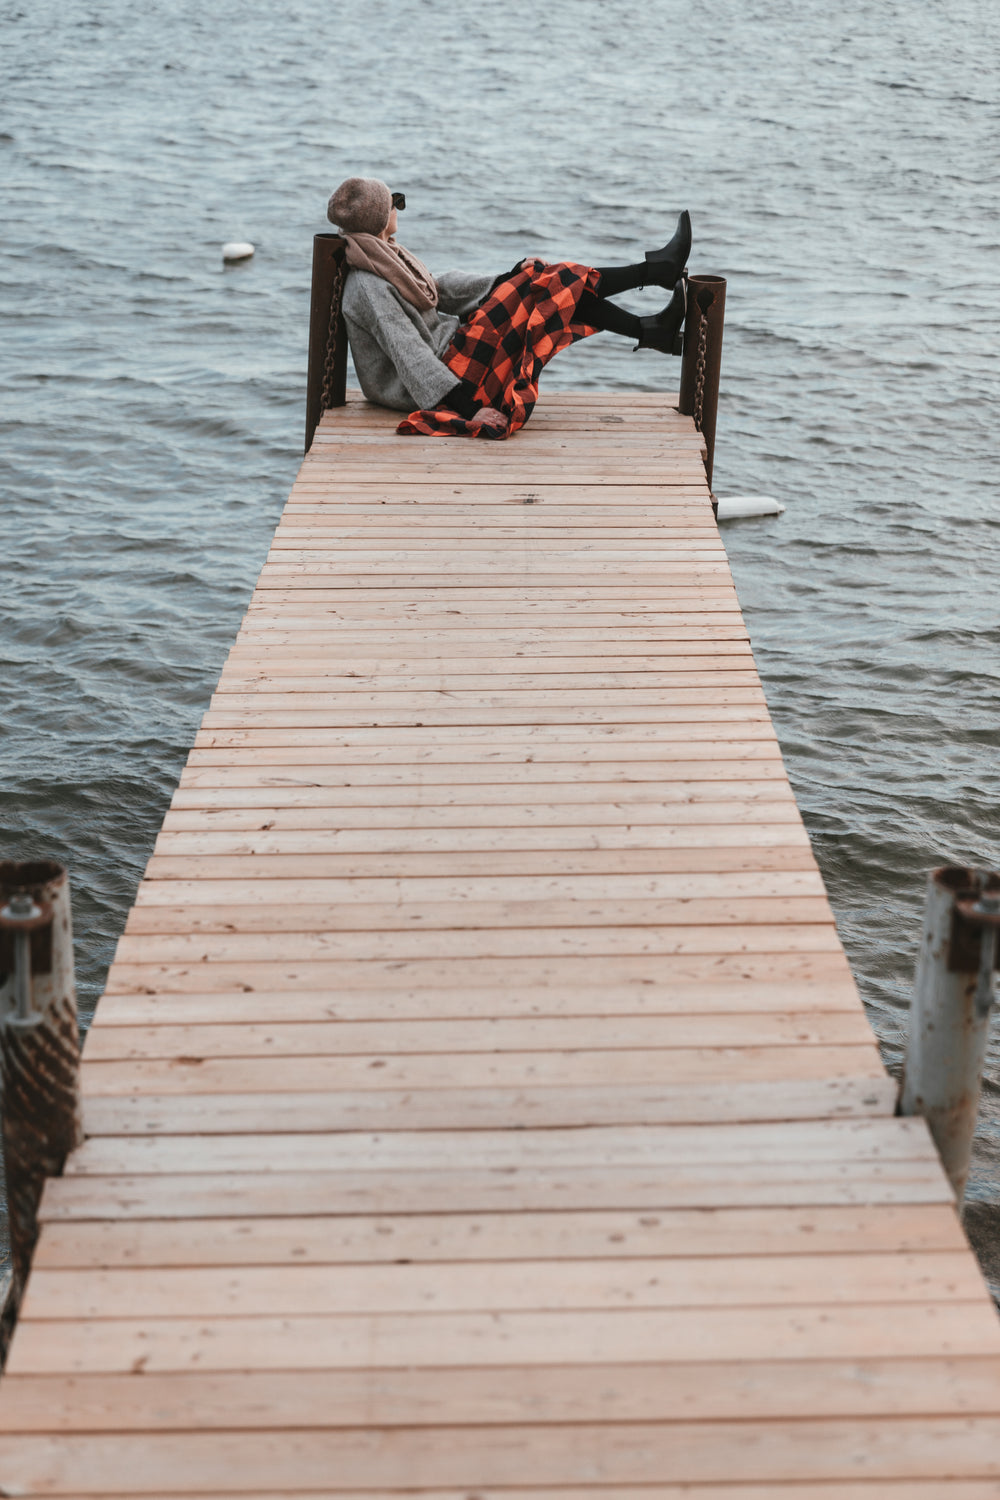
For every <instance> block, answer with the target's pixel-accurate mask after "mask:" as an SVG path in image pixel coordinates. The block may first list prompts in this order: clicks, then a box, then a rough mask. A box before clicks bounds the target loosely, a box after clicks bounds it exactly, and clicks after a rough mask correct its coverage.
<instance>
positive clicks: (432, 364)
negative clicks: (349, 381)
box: [343, 268, 494, 411]
mask: <svg viewBox="0 0 1000 1500" xmlns="http://www.w3.org/2000/svg"><path fill="white" fill-rule="evenodd" d="M434 280H435V281H436V282H437V289H438V305H437V307H436V308H431V309H430V310H429V311H428V312H418V311H417V309H416V308H415V307H413V306H412V305H411V304H410V303H409V302H407V301H406V299H405V298H404V297H403V296H402V295H401V294H400V293H399V292H397V291H396V288H395V287H394V286H390V284H389V282H388V281H383V279H382V277H381V276H376V275H375V273H374V272H373V271H360V270H358V269H356V268H352V269H351V270H350V271H349V272H348V275H347V280H346V281H345V283H344V302H343V307H344V321H345V323H346V324H347V336H348V338H349V339H350V343H351V353H352V355H353V356H354V368H355V369H356V370H357V372H358V380H359V381H360V383H361V389H362V390H363V391H364V393H365V395H366V396H367V397H368V400H369V401H374V402H376V403H377V405H379V406H391V407H394V408H395V409H396V410H397V411H421V410H423V409H424V408H425V407H434V406H437V405H438V403H439V402H440V401H441V398H442V397H443V396H446V395H447V394H448V392H449V391H450V390H451V389H452V388H453V386H455V385H457V384H458V382H457V380H456V378H455V376H454V375H453V374H452V372H451V371H450V370H449V369H448V366H447V365H444V364H442V363H441V356H442V354H444V352H445V350H446V349H447V347H448V345H449V344H450V343H451V341H452V338H453V337H454V335H455V331H456V329H457V328H458V326H459V324H460V323H461V321H462V317H463V316H465V315H467V314H468V313H470V312H472V311H473V310H474V309H475V308H476V307H478V305H479V303H480V302H481V301H482V300H483V298H484V297H485V296H486V294H487V292H488V291H489V290H490V287H491V286H492V285H493V281H494V278H493V277H492V276H475V275H471V274H469V273H467V272H465V271H445V273H444V275H443V276H436V277H435V278H434Z"/></svg>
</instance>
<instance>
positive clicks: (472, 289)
mask: <svg viewBox="0 0 1000 1500" xmlns="http://www.w3.org/2000/svg"><path fill="white" fill-rule="evenodd" d="M434 283H435V285H436V287H437V290H438V307H439V308H440V310H441V312H443V313H456V314H457V315H458V316H459V317H460V318H462V317H464V316H465V314H466V313H470V312H473V311H474V310H475V308H477V307H478V306H479V304H480V302H482V300H483V298H484V297H485V296H487V295H488V293H489V291H490V289H491V287H492V286H493V277H492V276H481V275H479V274H478V273H476V274H472V273H470V272H468V271H445V272H444V273H443V275H441V276H435V278H434Z"/></svg>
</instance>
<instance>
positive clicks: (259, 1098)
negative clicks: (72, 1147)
mask: <svg viewBox="0 0 1000 1500" xmlns="http://www.w3.org/2000/svg"><path fill="white" fill-rule="evenodd" d="M737 1056H740V1054H739V1053H737ZM748 1071H749V1069H745V1070H744V1073H746V1072H748ZM813 1071H814V1072H815V1073H816V1074H817V1075H818V1076H815V1077H814V1076H811V1075H807V1076H806V1077H805V1078H791V1079H789V1078H784V1077H781V1076H774V1077H768V1076H765V1077H760V1076H756V1075H755V1076H752V1077H749V1078H748V1077H746V1076H741V1074H740V1070H739V1069H738V1068H735V1067H734V1068H732V1069H731V1070H730V1076H728V1077H727V1078H723V1079H720V1080H715V1079H710V1080H709V1081H708V1082H698V1081H696V1080H695V1081H692V1080H690V1079H685V1080H684V1081H682V1082H680V1083H678V1082H668V1083H666V1084H664V1083H658V1084H656V1085H644V1084H637V1083H635V1082H631V1083H627V1084H618V1085H614V1084H590V1085H584V1086H573V1085H571V1084H567V1083H560V1084H554V1085H535V1084H530V1085H528V1086H519V1087H508V1088H502V1087H485V1086H484V1087H480V1088H469V1087H452V1086H451V1084H450V1082H448V1081H447V1080H446V1081H444V1082H443V1083H442V1084H441V1086H440V1087H437V1088H433V1087H432V1088H427V1089H417V1090H413V1089H409V1088H406V1087H403V1088H395V1089H394V1088H382V1089H359V1090H355V1091H352V1090H349V1089H345V1088H338V1090H337V1092H336V1093H335V1094H333V1095H331V1093H330V1092H329V1090H328V1089H324V1090H322V1091H321V1092H318V1093H309V1092H307V1091H304V1090H301V1089H296V1090H295V1091H293V1092H290V1093H272V1092H268V1091H266V1090H261V1091H258V1092H256V1093H234V1092H231V1091H229V1092H227V1091H221V1092H220V1091H216V1092H207V1091H206V1092H205V1093H199V1092H198V1091H197V1087H195V1088H194V1089H193V1090H189V1091H187V1092H184V1093H182V1092H179V1091H176V1090H175V1091H174V1092H172V1093H167V1094H163V1095H159V1096H158V1095H155V1094H150V1093H144V1094H140V1093H133V1092H129V1091H128V1090H122V1091H121V1092H117V1093H115V1092H111V1093H107V1094H102V1095H99V1096H97V1095H91V1096H88V1097H87V1098H86V1099H85V1100H84V1126H85V1130H86V1131H87V1133H88V1134H89V1135H91V1136H94V1137H97V1136H122V1137H125V1136H128V1137H136V1136H142V1135H145V1136H148V1137H150V1138H151V1137H153V1136H176V1135H183V1134H187V1135H202V1136H207V1135H210V1134H212V1133H213V1132H214V1133H215V1134H220V1133H228V1134H229V1135H230V1136H231V1137H233V1138H235V1137H237V1136H239V1135H259V1134H260V1133H261V1132H262V1131H272V1132H287V1133H292V1134H303V1133H308V1132H310V1131H312V1132H327V1131H347V1130H383V1131H392V1130H411V1131H426V1130H463V1131H471V1130H474V1131H480V1130H490V1129H504V1130H523V1129H526V1128H528V1127H532V1128H537V1129H546V1130H549V1129H554V1128H556V1127H560V1126H570V1127H572V1128H574V1129H579V1128H580V1127H582V1126H587V1127H590V1126H600V1125H609V1124H612V1123H623V1124H626V1125H633V1124H634V1125H659V1124H682V1125H685V1124H702V1125H707V1124H717V1123H719V1122H722V1123H726V1122H730V1121H734V1122H735V1121H743V1122H745V1123H752V1122H755V1121H769V1120H775V1119H778V1120H786V1121H789V1120H794V1121H801V1120H818V1119H831V1118H835V1117H838V1116H842V1117H844V1118H855V1119H856V1118H861V1117H865V1116H871V1117H875V1116H887V1115H891V1114H892V1112H893V1110H894V1109H895V1107H896V1097H897V1092H898V1091H897V1087H896V1085H895V1083H894V1082H893V1081H892V1080H891V1079H887V1078H884V1077H880V1076H878V1067H877V1063H876V1060H875V1058H874V1056H873V1057H872V1059H871V1064H870V1066H869V1067H868V1068H864V1067H862V1066H860V1065H859V1066H857V1067H856V1068H854V1069H853V1070H852V1071H850V1072H848V1073H847V1074H846V1076H840V1077H828V1076H825V1075H824V1070H823V1069H822V1068H820V1067H817V1068H816V1069H815V1070H813ZM758 1073H759V1069H758ZM929 1171H930V1175H931V1177H932V1178H933V1179H934V1181H936V1182H937V1183H938V1188H937V1194H938V1196H936V1197H935V1198H934V1201H939V1197H940V1193H941V1192H942V1191H943V1192H944V1193H945V1195H946V1196H947V1189H945V1188H942V1186H941V1183H942V1181H943V1179H942V1178H941V1168H940V1166H939V1164H938V1163H936V1162H935V1163H933V1165H932V1167H930V1168H929ZM463 1190H464V1191H469V1189H468V1187H467V1186H463ZM800 1201H801V1200H800ZM810 1201H812V1200H810ZM851 1201H853V1200H851ZM424 1206H426V1205H424Z"/></svg>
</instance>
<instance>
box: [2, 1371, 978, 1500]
mask: <svg viewBox="0 0 1000 1500" xmlns="http://www.w3.org/2000/svg"><path fill="white" fill-rule="evenodd" d="M149 1363H150V1364H152V1360H150V1361H149ZM998 1440H1000V1422H998V1420H997V1419H996V1418H994V1417H986V1416H983V1417H969V1418H961V1417H940V1418H936V1419H935V1418H928V1417H911V1418H904V1417H900V1418H897V1419H895V1420H893V1421H889V1422H887V1421H880V1420H878V1419H875V1420H867V1421H866V1420H863V1419H857V1418H855V1419H852V1420H851V1421H850V1422H843V1421H836V1420H826V1421H824V1420H821V1419H813V1420H803V1421H791V1422H781V1421H775V1422H772V1423H769V1424H768V1425H767V1428H766V1440H765V1441H763V1442H762V1441H761V1434H760V1433H758V1432H755V1431H754V1430H753V1428H752V1427H748V1426H747V1425H746V1424H745V1423H738V1422H737V1423H725V1422H706V1423H698V1422H694V1423H676V1424H674V1423H671V1424H669V1425H667V1426H664V1427H661V1426H659V1425H658V1424H655V1423H652V1424H650V1423H645V1424H643V1423H638V1424H628V1423H622V1424H621V1425H620V1426H619V1427H618V1428H617V1430H616V1431H615V1432H614V1435H613V1440H612V1439H611V1435H610V1434H609V1433H608V1432H607V1431H606V1430H605V1428H604V1427H603V1426H602V1425H600V1424H598V1425H595V1426H593V1427H587V1426H583V1425H580V1424H574V1423H569V1424H563V1425H554V1426H545V1425H542V1426H537V1427H530V1428H526V1429H525V1431H524V1434H523V1436H521V1438H520V1441H518V1442H517V1443H512V1442H511V1440H510V1437H509V1436H508V1435H507V1434H506V1433H505V1432H503V1431H502V1430H498V1429H493V1428H479V1427H459V1428H455V1429H445V1431H444V1432H443V1433H438V1432H436V1431H434V1430H425V1429H412V1430H408V1429H405V1428H397V1429H383V1430H378V1431H376V1433H374V1434H371V1435H369V1434H368V1433H366V1432H365V1431H364V1430H346V1429H340V1430H336V1431H330V1432H303V1433H300V1434H296V1435H295V1436H294V1439H293V1438H292V1437H290V1435H289V1434H287V1433H284V1432H268V1431H257V1432H239V1433H225V1432H217V1433H185V1434H177V1435H175V1434H172V1433H156V1434H149V1435H148V1436H140V1435H125V1434H122V1435H120V1436H115V1437H106V1436H100V1435H95V1436H89V1435H88V1436H85V1435H73V1436H62V1437H50V1436H47V1435H38V1436H34V1437H26V1438H24V1439H22V1440H20V1441H18V1440H16V1439H12V1438H5V1439H3V1440H0V1465H2V1466H3V1468H4V1471H5V1472H6V1473H7V1474H9V1476H10V1478H9V1483H10V1484H11V1485H14V1486H17V1489H16V1490H15V1492H16V1493H18V1492H19V1493H22V1494H25V1493H41V1494H50V1495H51V1494H62V1495H65V1494H100V1495H124V1494H128V1493H136V1492H138V1493H143V1494H149V1493H150V1492H151V1490H152V1487H153V1485H155V1484H156V1481H157V1477H158V1476H159V1477H160V1478H162V1476H163V1475H165V1474H168V1473H169V1474H170V1475H171V1479H172V1489H171V1491H170V1493H171V1494H173V1495H174V1496H176V1495H180V1494H184V1495H190V1494H192V1493H197V1492H198V1491H199V1490H201V1491H204V1490H210V1491H215V1492H220V1491H221V1492H224V1491H225V1486H226V1485H228V1486H229V1489H230V1491H232V1490H233V1487H234V1486H236V1487H238V1490H240V1491H243V1492H244V1493H246V1494H254V1495H260V1494H262V1493H264V1492H266V1491H272V1490H280V1489H281V1487H282V1486H283V1485H286V1484H287V1482H288V1474H289V1464H290V1462H292V1463H294V1469H295V1476H296V1480H297V1482H298V1484H299V1485H300V1487H302V1488H304V1489H305V1490H307V1491H309V1490H311V1491H313V1492H320V1493H323V1494H333V1493H336V1494H343V1493H344V1492H346V1491H350V1490H351V1489H355V1490H356V1489H357V1488H358V1487H359V1486H360V1487H362V1488H363V1489H364V1492H365V1494H366V1495H368V1496H370V1495H372V1493H373V1491H374V1490H375V1489H376V1487H378V1488H379V1489H380V1490H382V1491H385V1492H392V1491H395V1492H396V1493H404V1492H405V1490H404V1489H403V1488H402V1487H405V1486H407V1485H408V1484H409V1485H412V1481H413V1478H414V1476H417V1475H419V1482H420V1484H421V1488H422V1490H424V1491H425V1492H426V1491H427V1490H429V1489H430V1488H431V1487H437V1488H438V1489H444V1488H446V1487H448V1486H455V1487H456V1488H458V1490H459V1492H460V1493H462V1492H463V1488H464V1493H465V1494H466V1495H467V1494H468V1486H470V1485H471V1486H473V1487H474V1488H475V1490H476V1493H477V1495H478V1494H479V1493H480V1492H481V1491H480V1488H479V1480H478V1477H477V1476H479V1475H484V1474H485V1475H486V1476H488V1477H487V1484H488V1485H495V1486H497V1488H498V1489H503V1488H507V1487H510V1486H512V1485H513V1486H516V1487H522V1486H529V1485H534V1486H535V1494H536V1495H537V1494H540V1493H544V1487H545V1486H550V1485H557V1486H558V1485H560V1484H561V1485H564V1486H566V1485H568V1486H571V1487H573V1486H577V1487H578V1488H577V1489H575V1490H574V1489H573V1488H571V1489H570V1491H569V1493H570V1494H573V1495H576V1494H580V1493H581V1492H582V1491H583V1490H584V1487H589V1481H590V1479H591V1478H592V1477H593V1475H594V1474H595V1473H600V1474H601V1476H602V1479H603V1480H604V1481H605V1482H606V1484H607V1486H608V1488H607V1489H606V1490H605V1493H606V1494H609V1493H614V1488H613V1487H614V1486H616V1485H623V1484H625V1485H627V1484H639V1485H641V1484H646V1485H655V1486H657V1488H656V1489H655V1490H654V1491H653V1492H652V1493H653V1494H655V1495H657V1496H660V1495H664V1494H666V1495H669V1491H668V1490H664V1489H663V1488H662V1487H661V1486H662V1480H661V1477H660V1476H662V1474H663V1473H664V1472H667V1473H669V1474H670V1475H671V1482H672V1483H673V1484H674V1485H675V1486H678V1488H677V1489H676V1490H675V1493H678V1494H679V1493H682V1491H681V1490H680V1489H679V1486H680V1485H681V1484H682V1483H691V1482H696V1483H700V1484H705V1483H732V1484H738V1485H740V1486H745V1485H746V1484H747V1482H748V1481H750V1482H752V1481H762V1482H763V1483H764V1484H765V1485H766V1484H772V1485H773V1484H775V1483H776V1482H782V1483H784V1482H785V1481H789V1482H793V1481H801V1480H814V1479H828V1480H837V1481H844V1480H848V1481H850V1480H853V1479H855V1478H856V1477H857V1473H858V1466H859V1464H861V1463H863V1464H864V1465H865V1470H866V1480H867V1482H868V1483H869V1484H870V1483H871V1482H872V1481H873V1480H878V1479H880V1478H886V1477H888V1478H891V1479H897V1478H902V1479H904V1480H913V1481H921V1480H923V1481H926V1480H927V1478H928V1476H930V1477H931V1478H932V1479H935V1480H938V1481H941V1480H950V1479H952V1478H957V1479H962V1478H964V1477H971V1478H973V1479H987V1478H989V1479H992V1480H994V1481H995V1480H996V1479H997V1477H998V1466H1000V1460H998V1457H997V1454H998V1452H1000V1444H998ZM39 1485H41V1488H40V1489H39V1488H38V1486H39ZM331 1485H332V1486H333V1487H332V1488H331ZM285 1493H286V1494H287V1493H288V1492H287V1490H286V1491H285ZM745 1493H746V1491H745V1489H744V1494H745ZM773 1493H774V1492H773V1490H772V1494H773ZM792 1493H793V1494H794V1491H793V1492H792ZM833 1493H836V1491H834V1492H833ZM841 1493H842V1494H843V1493H844V1492H843V1490H841ZM907 1493H912V1490H910V1491H908V1492H907ZM925 1493H926V1491H925ZM945 1493H947V1491H945ZM986 1493H989V1492H988V1491H987V1492H986ZM486 1494H487V1496H488V1497H491V1492H490V1491H487V1492H486ZM708 1494H711V1492H708ZM699 1500H701V1497H699ZM713 1500H714V1497H713ZM963 1500H966V1497H963Z"/></svg>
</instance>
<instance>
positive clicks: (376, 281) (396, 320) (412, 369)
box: [352, 276, 455, 410]
mask: <svg viewBox="0 0 1000 1500" xmlns="http://www.w3.org/2000/svg"><path fill="white" fill-rule="evenodd" d="M358 290H359V291H360V292H361V295H355V297H354V298H353V299H352V302H353V306H352V315H353V317H354V318H355V319H356V321H357V322H359V323H360V324H361V326H362V327H363V328H364V329H365V332H366V333H368V334H369V335H370V336H371V337H372V338H373V339H374V340H375V342H376V343H377V344H378V346H379V348H380V349H381V350H382V352H383V354H384V355H385V357H386V358H387V359H388V360H389V361H390V363H391V364H392V366H393V368H394V369H395V371H396V373H397V374H398V376H399V378H400V380H401V381H402V382H403V385H404V386H405V387H406V389H407V390H408V391H409V393H410V395H411V396H412V397H413V401H414V407H415V409H416V408H419V409H421V410H423V409H425V408H428V407H434V406H437V405H438V404H439V402H440V401H441V399H442V397H443V396H446V395H447V393H448V392H449V391H450V390H451V389H452V387H453V386H454V384H455V377H454V375H453V374H452V372H451V371H450V370H449V369H448V366H447V365H445V364H442V362H441V360H439V359H438V357H437V355H436V354H435V353H434V351H433V350H432V349H431V347H430V345H429V344H427V343H425V341H424V340H423V339H422V338H421V336H420V333H419V331H418V330H417V328H416V327H414V325H413V323H412V322H411V321H410V319H409V318H408V317H407V315H406V313H405V312H404V311H403V309H402V307H400V305H399V302H398V301H397V300H396V296H395V294H394V292H393V290H392V288H391V287H390V286H389V284H388V282H385V281H382V280H381V279H380V278H378V277H375V276H373V277H370V278H369V277H366V278H365V282H364V284H363V286H362V287H361V288H359V289H358Z"/></svg>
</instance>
